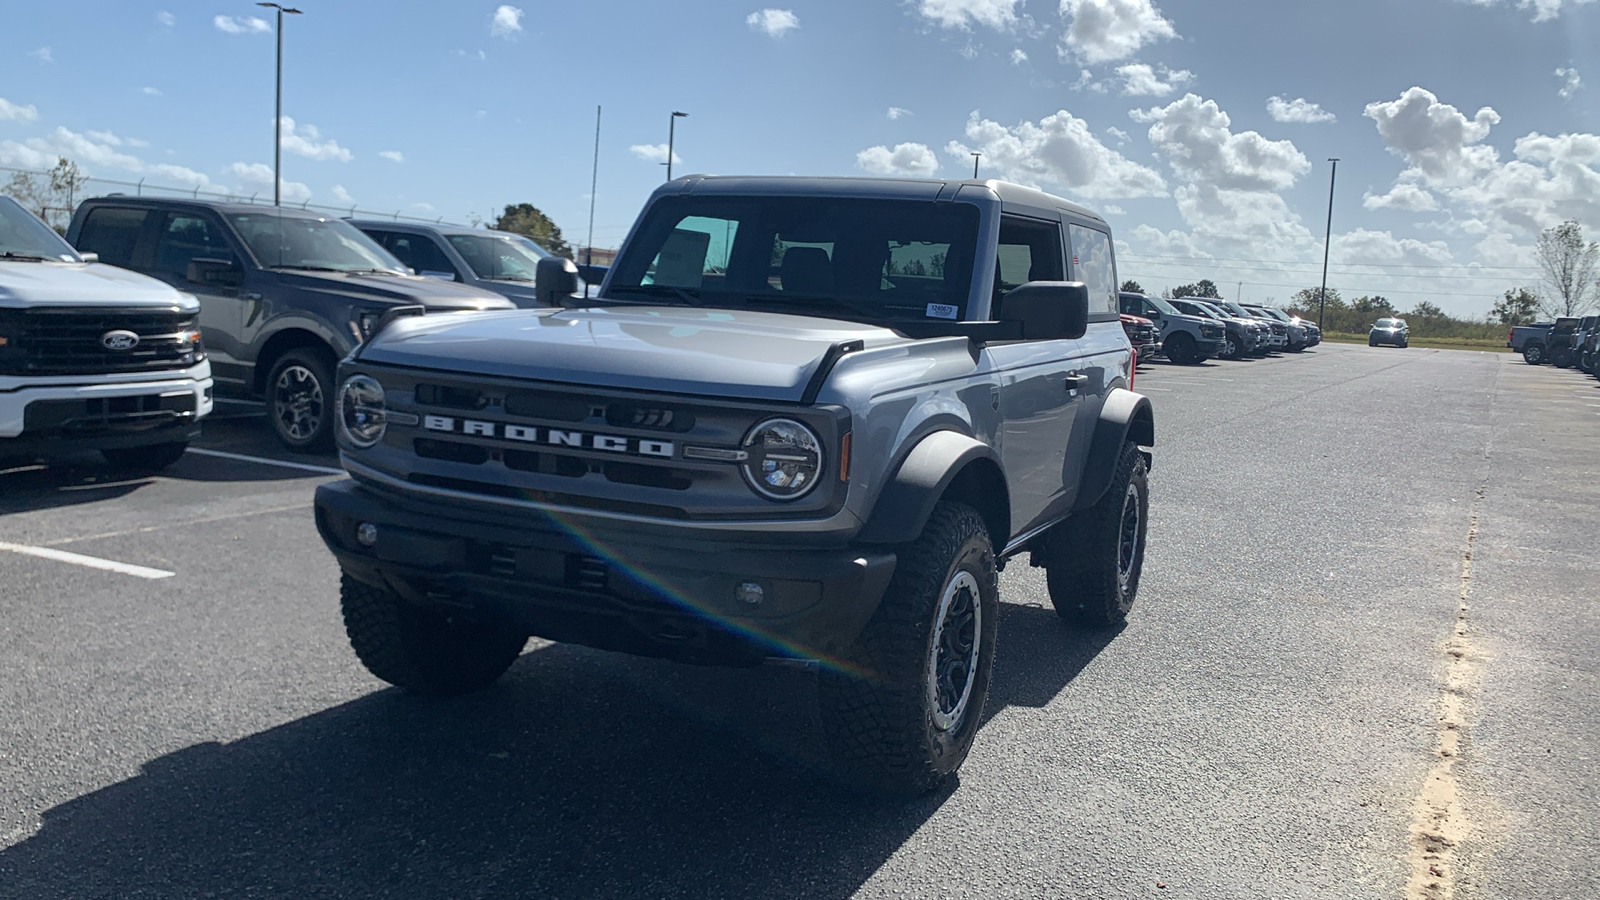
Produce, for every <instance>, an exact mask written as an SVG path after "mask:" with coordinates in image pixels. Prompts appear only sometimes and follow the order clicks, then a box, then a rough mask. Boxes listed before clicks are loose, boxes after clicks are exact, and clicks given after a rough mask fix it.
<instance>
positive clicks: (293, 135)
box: [283, 116, 354, 162]
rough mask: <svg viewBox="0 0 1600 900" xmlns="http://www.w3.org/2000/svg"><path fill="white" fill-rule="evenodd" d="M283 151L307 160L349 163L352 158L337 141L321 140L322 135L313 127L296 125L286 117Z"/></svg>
mask: <svg viewBox="0 0 1600 900" xmlns="http://www.w3.org/2000/svg"><path fill="white" fill-rule="evenodd" d="M283 149H285V150H287V151H289V152H290V153H294V154H296V155H299V156H304V157H306V158H307V159H316V160H328V159H337V160H338V161H340V162H349V161H350V160H351V159H353V158H354V155H353V154H352V153H351V152H350V151H349V150H346V149H345V148H343V147H341V146H339V142H338V141H336V140H334V139H332V138H329V139H327V140H325V141H324V140H322V134H321V132H319V131H317V127H316V126H315V125H297V124H296V123H295V121H294V119H292V118H290V117H288V116H284V117H283Z"/></svg>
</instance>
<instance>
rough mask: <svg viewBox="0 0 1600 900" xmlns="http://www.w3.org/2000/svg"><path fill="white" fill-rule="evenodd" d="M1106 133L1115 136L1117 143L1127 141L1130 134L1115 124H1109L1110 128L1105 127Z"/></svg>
mask: <svg viewBox="0 0 1600 900" xmlns="http://www.w3.org/2000/svg"><path fill="white" fill-rule="evenodd" d="M1106 134H1109V135H1111V136H1112V137H1114V138H1116V139H1117V144H1118V145H1121V144H1126V143H1127V142H1128V139H1129V137H1130V135H1129V134H1128V133H1127V132H1126V131H1123V130H1122V129H1121V128H1118V127H1117V126H1115V125H1113V126H1111V127H1110V128H1107V129H1106Z"/></svg>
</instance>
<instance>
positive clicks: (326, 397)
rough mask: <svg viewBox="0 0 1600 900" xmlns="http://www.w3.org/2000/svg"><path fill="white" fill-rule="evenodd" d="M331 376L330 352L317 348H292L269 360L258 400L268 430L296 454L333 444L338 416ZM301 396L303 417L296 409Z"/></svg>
mask: <svg viewBox="0 0 1600 900" xmlns="http://www.w3.org/2000/svg"><path fill="white" fill-rule="evenodd" d="M286 375H287V378H286ZM333 378H334V359H333V354H331V353H329V352H328V351H327V350H324V349H322V348H319V347H296V348H294V349H292V350H289V351H287V352H285V353H284V354H283V355H282V356H280V357H278V358H277V359H276V360H274V361H273V363H272V370H271V371H270V372H268V373H267V381H266V387H265V390H264V391H263V393H264V396H263V398H262V399H263V400H265V401H266V406H267V421H268V422H269V423H270V424H271V425H272V433H273V434H275V435H277V436H278V440H279V441H280V442H282V444H283V445H284V446H285V447H288V448H289V449H290V450H293V451H295V452H297V453H312V452H316V451H320V450H328V449H331V448H332V447H333V424H334V417H335V416H337V415H338V400H337V397H336V396H335V391H336V387H335V385H334V382H333ZM281 382H283V383H281ZM313 394H314V396H313ZM302 395H303V396H304V397H305V403H306V415H305V416H301V415H298V414H297V412H296V410H297V408H298V407H297V403H298V402H299V398H300V397H301V396H302ZM290 398H295V400H294V401H291V400H290ZM312 418H314V419H315V424H314V425H313V424H311V422H310V420H311V419H312Z"/></svg>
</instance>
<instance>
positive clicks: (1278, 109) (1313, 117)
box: [1267, 95, 1338, 125]
mask: <svg viewBox="0 0 1600 900" xmlns="http://www.w3.org/2000/svg"><path fill="white" fill-rule="evenodd" d="M1267 114H1268V115H1270V116H1272V121H1274V122H1298V123H1301V124H1306V125H1312V124H1316V123H1318V122H1332V121H1334V120H1336V119H1337V118H1338V117H1337V116H1335V115H1334V114H1333V113H1331V112H1328V111H1327V110H1325V109H1323V108H1322V107H1321V106H1318V105H1317V104H1315V103H1312V102H1311V101H1309V100H1307V99H1306V98H1304V97H1296V98H1294V99H1293V100H1285V99H1283V98H1282V97H1279V96H1277V95H1273V96H1271V97H1268V98H1267Z"/></svg>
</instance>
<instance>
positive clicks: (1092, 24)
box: [1060, 0, 1178, 65]
mask: <svg viewBox="0 0 1600 900" xmlns="http://www.w3.org/2000/svg"><path fill="white" fill-rule="evenodd" d="M1061 15H1062V17H1063V18H1065V19H1067V20H1068V24H1067V31H1066V33H1065V34H1064V35H1062V37H1061V47H1060V52H1061V55H1062V56H1063V57H1067V56H1071V57H1074V58H1076V59H1078V60H1079V61H1080V62H1082V63H1084V64H1086V65H1094V64H1095V63H1104V62H1112V61H1114V60H1119V59H1127V58H1128V57H1130V56H1132V55H1133V54H1134V53H1136V52H1138V51H1139V48H1141V47H1143V46H1144V45H1146V44H1150V43H1154V42H1155V41H1157V40H1159V39H1161V38H1175V37H1177V36H1178V30H1177V29H1176V28H1174V27H1172V23H1171V22H1170V21H1168V20H1167V18H1166V17H1165V16H1163V15H1161V11H1160V10H1158V9H1156V7H1155V4H1154V3H1152V2H1151V0H1061Z"/></svg>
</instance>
